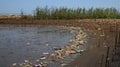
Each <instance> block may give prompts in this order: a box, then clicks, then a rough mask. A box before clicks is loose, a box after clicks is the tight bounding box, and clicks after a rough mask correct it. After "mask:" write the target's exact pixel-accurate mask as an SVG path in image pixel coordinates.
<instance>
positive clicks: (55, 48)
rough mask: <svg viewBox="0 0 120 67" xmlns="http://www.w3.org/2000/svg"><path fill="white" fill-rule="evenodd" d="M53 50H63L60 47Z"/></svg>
mask: <svg viewBox="0 0 120 67" xmlns="http://www.w3.org/2000/svg"><path fill="white" fill-rule="evenodd" d="M53 50H61V48H60V47H53Z"/></svg>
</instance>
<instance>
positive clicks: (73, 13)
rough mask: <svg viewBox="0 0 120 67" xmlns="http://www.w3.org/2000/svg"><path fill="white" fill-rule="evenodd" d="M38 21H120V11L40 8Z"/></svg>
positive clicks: (36, 11)
mask: <svg viewBox="0 0 120 67" xmlns="http://www.w3.org/2000/svg"><path fill="white" fill-rule="evenodd" d="M34 17H35V18H36V19H102V18H107V19H109V18H110V19H114V18H115V19H120V11H119V10H117V9H116V8H89V9H86V8H76V9H73V8H66V7H60V8H48V7H44V8H40V7H37V8H36V9H35V13H34Z"/></svg>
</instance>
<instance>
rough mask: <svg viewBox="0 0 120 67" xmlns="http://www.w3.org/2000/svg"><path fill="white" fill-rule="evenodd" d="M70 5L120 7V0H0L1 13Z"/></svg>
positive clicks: (28, 11) (27, 12)
mask: <svg viewBox="0 0 120 67" xmlns="http://www.w3.org/2000/svg"><path fill="white" fill-rule="evenodd" d="M46 5H47V6H48V7H60V6H64V7H68V8H77V7H81V8H83V7H85V8H90V7H93V8H96V7H98V8H99V7H100V8H107V7H108V8H109V7H115V8H117V9H120V0H0V14H11V13H12V14H16V13H18V14H19V13H20V12H21V9H22V10H23V11H24V13H26V14H30V13H33V12H34V10H35V8H36V7H37V6H39V7H45V6H46Z"/></svg>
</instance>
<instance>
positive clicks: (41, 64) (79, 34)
mask: <svg viewBox="0 0 120 67" xmlns="http://www.w3.org/2000/svg"><path fill="white" fill-rule="evenodd" d="M98 30H101V28H98ZM71 31H72V32H74V34H75V35H76V36H75V39H71V40H69V42H68V44H67V45H66V46H64V48H61V47H53V48H52V50H53V53H51V54H50V53H49V52H43V53H42V54H43V56H41V57H40V59H37V60H36V62H37V63H34V64H33V63H31V62H29V61H28V60H24V62H25V63H23V64H22V63H21V64H19V65H20V66H21V67H46V65H47V64H49V63H50V62H52V63H56V62H58V63H60V62H59V61H60V60H62V61H63V60H64V57H67V56H70V55H71V54H76V53H82V52H84V50H82V49H80V46H81V45H84V44H85V43H86V40H85V38H86V37H87V35H86V34H85V33H84V32H83V31H81V30H76V31H75V28H74V27H73V28H71ZM95 34H96V33H95ZM95 34H94V35H95ZM100 36H103V35H100ZM27 45H30V43H29V42H28V43H27ZM45 45H46V46H49V44H45ZM16 64H17V63H13V64H12V65H13V66H16ZM60 64H61V66H65V65H67V63H60Z"/></svg>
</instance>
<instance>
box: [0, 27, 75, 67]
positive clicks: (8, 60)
mask: <svg viewBox="0 0 120 67" xmlns="http://www.w3.org/2000/svg"><path fill="white" fill-rule="evenodd" d="M74 36H75V35H74V34H72V33H70V31H69V30H67V29H65V28H64V27H58V26H54V27H53V26H16V25H0V67H8V66H9V65H11V64H12V63H20V62H23V61H24V60H30V61H32V62H34V61H36V59H38V58H40V56H41V55H42V53H43V52H49V53H51V52H52V48H53V47H63V46H65V45H66V44H67V43H68V42H69V39H73V38H74Z"/></svg>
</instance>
